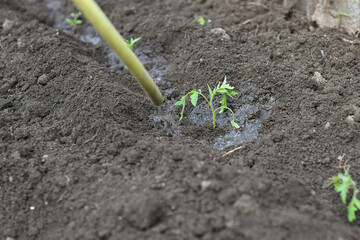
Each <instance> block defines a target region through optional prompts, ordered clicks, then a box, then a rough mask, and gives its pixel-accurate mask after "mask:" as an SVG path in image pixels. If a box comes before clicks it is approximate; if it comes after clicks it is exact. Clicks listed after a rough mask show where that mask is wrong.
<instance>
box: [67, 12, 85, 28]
mask: <svg viewBox="0 0 360 240" xmlns="http://www.w3.org/2000/svg"><path fill="white" fill-rule="evenodd" d="M70 16H71V17H72V19H70V18H67V19H66V22H67V23H68V24H69V25H71V26H73V27H75V26H76V25H80V24H82V22H83V21H82V20H81V19H79V17H80V16H81V12H77V13H71V14H70Z"/></svg>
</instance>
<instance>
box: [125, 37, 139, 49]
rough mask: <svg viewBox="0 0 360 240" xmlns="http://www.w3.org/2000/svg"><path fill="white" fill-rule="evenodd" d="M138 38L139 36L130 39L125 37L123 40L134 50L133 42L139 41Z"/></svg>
mask: <svg viewBox="0 0 360 240" xmlns="http://www.w3.org/2000/svg"><path fill="white" fill-rule="evenodd" d="M140 39H141V37H139V38H135V39H133V38H131V39H130V41H129V40H127V39H125V42H126V44H127V45H128V46H129V48H130V49H131V50H134V44H135V43H136V42H137V41H139V40H140Z"/></svg>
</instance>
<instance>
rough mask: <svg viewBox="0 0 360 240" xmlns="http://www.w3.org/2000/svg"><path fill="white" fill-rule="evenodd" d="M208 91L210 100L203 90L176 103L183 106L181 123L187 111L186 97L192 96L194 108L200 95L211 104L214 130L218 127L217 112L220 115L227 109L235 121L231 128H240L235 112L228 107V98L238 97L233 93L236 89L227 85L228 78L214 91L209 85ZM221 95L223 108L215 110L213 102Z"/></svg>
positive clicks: (196, 91)
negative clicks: (217, 95) (216, 121)
mask: <svg viewBox="0 0 360 240" xmlns="http://www.w3.org/2000/svg"><path fill="white" fill-rule="evenodd" d="M208 89H209V93H210V100H209V99H208V98H207V97H205V95H204V94H202V92H201V89H199V90H196V89H194V90H192V91H191V92H189V93H187V94H186V95H184V96H182V97H181V99H180V101H178V102H176V103H175V105H176V106H181V105H182V106H183V108H182V111H181V113H180V119H179V121H181V120H182V119H183V117H184V111H185V104H186V97H187V96H188V95H190V100H191V103H192V105H194V107H196V104H197V101H198V98H199V95H200V96H202V97H203V98H204V99H205V101H206V102H207V103H208V104H209V106H210V109H211V112H212V116H213V128H215V127H216V124H215V114H216V112H217V111H219V113H222V112H224V110H225V109H227V110H229V111H230V112H231V113H232V115H233V120H232V121H231V126H232V127H233V128H239V125H238V124H237V123H236V122H235V113H234V112H233V110H231V109H230V108H229V107H228V106H227V103H228V101H227V96H229V97H231V98H234V96H235V95H237V94H238V93H237V92H234V91H232V89H234V87H232V86H230V85H229V84H227V83H226V76H225V77H224V82H223V83H222V84H221V85H220V83H219V84H218V85H217V87H215V88H214V90H211V88H210V86H209V85H208ZM217 93H219V94H222V96H221V99H220V104H221V106H220V107H218V108H216V109H215V110H214V106H213V100H214V97H215V95H216V94H217Z"/></svg>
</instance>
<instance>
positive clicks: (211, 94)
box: [207, 84, 214, 98]
mask: <svg viewBox="0 0 360 240" xmlns="http://www.w3.org/2000/svg"><path fill="white" fill-rule="evenodd" d="M207 86H208V88H209V93H210V98H211V97H213V96H214V95H213V91H212V90H211V88H210V86H209V84H208V85H207Z"/></svg>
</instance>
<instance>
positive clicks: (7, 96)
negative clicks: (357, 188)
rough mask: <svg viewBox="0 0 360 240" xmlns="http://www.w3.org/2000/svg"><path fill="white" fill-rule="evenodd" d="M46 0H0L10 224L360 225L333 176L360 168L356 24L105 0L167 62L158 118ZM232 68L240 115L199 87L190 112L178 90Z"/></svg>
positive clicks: (0, 127)
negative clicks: (218, 109) (214, 107)
mask: <svg viewBox="0 0 360 240" xmlns="http://www.w3.org/2000/svg"><path fill="white" fill-rule="evenodd" d="M50 2H52V1H35V0H34V1H32V0H31V1H25V0H19V1H7V0H2V1H0V23H1V24H0V139H1V141H0V176H1V177H0V206H1V207H0V226H1V227H0V236H1V238H2V239H8V240H11V239H119V238H121V239H157V240H158V239H166V240H169V239H186V240H188V239H224V240H225V239H319V240H320V239H321V240H322V239H358V238H359V236H360V229H359V223H358V221H355V222H354V223H352V224H350V223H348V222H347V216H346V207H345V206H344V205H343V204H342V203H341V201H340V198H339V196H338V194H336V193H335V192H334V191H333V190H332V189H326V188H324V185H325V184H326V183H327V182H328V180H329V178H331V177H332V176H333V175H335V174H337V172H339V171H341V169H340V168H339V164H340V163H341V162H344V161H345V162H346V163H347V164H348V165H350V166H351V170H350V173H351V175H352V177H353V179H354V180H355V181H357V180H359V179H360V174H359V161H360V160H359V159H360V158H359V156H360V139H359V137H360V135H359V132H360V131H359V130H360V94H359V89H360V78H359V76H360V68H359V66H358V63H359V56H360V54H359V48H358V45H356V44H351V43H350V42H348V41H344V40H343V39H344V38H345V39H348V40H356V39H355V37H354V36H349V35H347V34H346V33H344V32H343V31H342V30H341V29H333V30H331V29H318V28H314V27H313V26H312V23H310V22H308V21H307V20H306V17H305V15H304V13H302V12H298V11H296V10H294V9H292V10H291V14H289V11H288V10H287V9H284V8H283V7H282V6H281V5H280V4H279V1H237V0H229V1H216V0H207V1H175V0H169V1H153V0H151V1H150V0H144V1H131V2H130V1H124V0H118V1H115V0H104V1H101V2H100V1H99V4H100V5H101V7H102V8H103V9H104V11H105V12H106V14H107V15H108V16H109V17H110V19H111V20H112V21H113V23H114V24H115V26H116V27H117V29H119V31H120V32H121V33H122V35H123V36H124V37H125V38H127V39H129V38H130V37H141V41H140V42H138V45H137V46H136V47H137V48H136V49H137V50H135V51H138V54H139V55H140V56H141V54H144V58H143V60H144V61H145V66H146V67H147V68H148V70H149V71H151V70H152V69H154V72H153V74H156V71H160V73H159V74H160V75H159V76H160V79H159V80H158V81H157V84H158V86H159V88H160V89H161V91H162V93H163V94H164V96H165V98H166V101H165V103H164V104H163V105H162V106H161V118H162V119H160V120H159V117H160V115H159V110H158V109H157V108H156V107H154V106H152V105H151V103H150V101H149V100H148V99H147V98H146V97H144V96H145V95H144V93H143V91H142V89H141V88H140V87H139V86H138V85H137V83H136V81H135V80H134V79H133V78H132V76H131V75H130V73H129V72H128V71H127V70H126V68H123V67H121V64H120V63H117V64H120V65H118V67H115V68H114V67H113V68H111V66H114V65H112V64H109V63H108V62H107V59H106V58H109V55H108V54H104V53H106V48H105V47H104V45H103V44H102V43H100V42H99V43H95V44H94V42H92V43H89V42H86V41H83V40H84V39H81V38H80V36H81V34H82V32H81V31H84V32H86V31H88V30H86V29H87V28H88V26H87V23H86V22H85V23H84V25H83V26H82V28H84V29H81V28H80V29H79V32H78V34H77V33H75V34H72V33H66V32H64V31H63V29H60V28H59V27H56V26H55V25H54V24H55V23H56V18H53V17H52V15H51V14H53V13H52V12H51V11H50V10H49V5H48V4H49V3H50ZM56 8H57V10H56V11H57V12H58V13H61V14H62V15H63V16H67V15H68V14H69V13H70V12H72V11H75V8H74V7H73V6H72V4H71V2H70V1H61V3H60V4H59V5H57V6H56ZM198 17H204V18H206V19H211V22H206V24H205V25H204V26H201V25H200V24H198V23H197V22H196V19H197V18H198ZM54 19H55V20H54ZM214 29H216V30H214ZM220 29H221V30H220ZM104 49H105V50H104ZM107 53H109V52H107ZM153 58H155V59H157V58H159V59H164V60H165V61H166V62H167V64H165V62H164V63H162V62H161V61H163V60H161V61H158V62H156V61H155V63H154V62H153V61H152V59H153ZM225 75H226V76H227V79H228V82H229V83H230V84H231V85H233V86H235V87H236V90H237V91H238V92H239V95H237V96H236V98H235V99H233V100H231V101H229V105H230V107H231V108H233V109H235V112H236V120H237V121H238V122H239V124H240V125H241V128H240V129H239V130H238V131H237V132H232V131H233V130H232V129H231V127H230V126H229V117H230V115H229V114H228V113H224V114H223V115H222V116H221V115H218V128H217V129H215V131H214V130H213V129H212V126H211V124H209V121H208V117H207V113H206V112H207V108H206V107H205V104H204V103H202V102H199V106H198V107H197V108H194V107H191V106H190V105H188V106H187V108H186V111H185V118H184V120H183V121H181V122H179V121H178V119H179V114H180V111H181V110H180V109H179V107H175V106H174V103H175V102H176V101H177V100H179V99H180V97H181V96H182V95H184V94H185V93H187V92H188V91H191V90H192V89H194V88H196V89H199V88H201V89H203V90H205V89H207V86H206V84H209V85H210V86H215V85H216V84H217V83H218V82H220V81H222V80H223V78H224V76H225ZM153 77H154V78H156V76H155V75H153ZM231 134H232V135H231ZM236 138H237V139H236ZM234 139H235V140H234ZM219 146H220V147H219ZM341 159H342V160H343V161H340V160H341Z"/></svg>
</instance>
